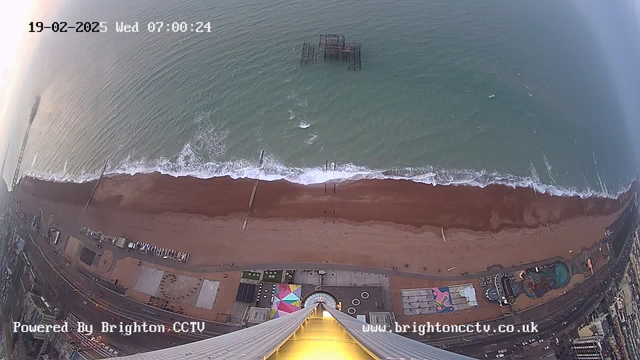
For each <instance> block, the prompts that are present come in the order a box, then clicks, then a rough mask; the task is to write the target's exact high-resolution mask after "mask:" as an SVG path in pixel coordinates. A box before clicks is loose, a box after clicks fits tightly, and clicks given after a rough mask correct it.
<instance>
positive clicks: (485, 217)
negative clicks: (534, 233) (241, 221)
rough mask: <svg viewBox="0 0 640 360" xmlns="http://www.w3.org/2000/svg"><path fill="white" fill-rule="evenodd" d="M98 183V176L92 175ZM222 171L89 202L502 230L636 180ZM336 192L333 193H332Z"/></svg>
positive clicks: (114, 185)
mask: <svg viewBox="0 0 640 360" xmlns="http://www.w3.org/2000/svg"><path fill="white" fill-rule="evenodd" d="M96 181H97V180H96ZM96 181H91V182H85V183H64V182H62V183H61V182H51V181H44V180H39V179H35V178H30V177H27V178H23V179H22V180H21V182H20V185H19V189H20V190H19V191H20V192H26V193H28V194H30V195H31V196H33V197H36V198H40V199H42V200H48V201H52V202H60V203H68V204H75V205H77V204H82V205H84V204H85V203H86V201H87V200H88V198H89V196H90V194H91V192H92V190H93V187H94V185H95V182H96ZM255 183H256V180H253V179H232V178H230V177H220V178H212V179H198V178H193V177H181V178H176V177H173V176H171V175H163V174H159V173H153V174H138V175H119V176H113V177H105V178H103V180H102V182H101V183H100V185H99V186H98V188H97V190H96V193H95V195H94V197H93V199H92V203H91V208H93V209H94V210H96V209H97V210H100V211H107V212H121V211H126V212H139V213H145V214H162V213H165V212H173V213H183V214H190V215H203V216H206V217H209V218H218V217H229V216H233V217H242V216H245V215H246V214H248V213H249V212H250V215H249V218H253V219H256V218H259V219H326V220H332V221H335V220H342V221H346V222H354V223H367V222H376V223H379V222H382V223H391V224H394V225H398V226H409V227H411V228H414V229H416V230H419V229H420V228H422V227H423V226H427V227H437V228H443V229H444V230H447V229H466V230H473V231H490V232H499V231H501V230H504V229H524V228H529V229H533V228H537V227H540V226H545V227H546V226H547V225H548V224H549V225H553V224H559V223H560V222H561V221H562V220H565V219H570V218H575V217H589V216H604V215H609V214H613V213H615V212H618V211H619V210H621V209H622V207H623V205H624V204H626V203H627V202H628V200H629V197H630V194H631V193H632V192H633V189H634V188H635V186H636V183H632V184H631V186H630V190H629V191H627V192H626V193H624V194H621V195H620V196H619V197H618V199H609V198H601V197H592V198H586V199H581V198H579V197H578V196H573V197H567V196H554V195H549V194H540V193H537V192H535V191H534V190H533V189H532V188H515V189H514V188H511V187H508V186H504V185H489V186H487V187H484V188H478V187H473V186H456V185H437V186H434V185H428V184H423V183H416V182H413V181H410V180H354V181H346V182H342V183H335V184H332V183H329V184H317V185H301V184H296V183H291V182H288V181H286V180H275V181H259V182H258V187H257V192H256V195H255V199H254V201H253V206H252V208H251V209H250V208H249V201H250V198H251V194H252V192H253V188H254V185H255ZM334 191H335V192H334Z"/></svg>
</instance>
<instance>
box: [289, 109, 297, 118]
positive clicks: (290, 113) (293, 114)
mask: <svg viewBox="0 0 640 360" xmlns="http://www.w3.org/2000/svg"><path fill="white" fill-rule="evenodd" d="M295 118H296V114H295V113H294V112H293V111H291V110H289V120H293V119H295Z"/></svg>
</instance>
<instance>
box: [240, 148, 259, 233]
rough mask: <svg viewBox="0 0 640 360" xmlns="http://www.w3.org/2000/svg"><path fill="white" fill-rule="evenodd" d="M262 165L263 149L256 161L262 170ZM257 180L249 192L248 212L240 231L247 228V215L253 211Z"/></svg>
mask: <svg viewBox="0 0 640 360" xmlns="http://www.w3.org/2000/svg"><path fill="white" fill-rule="evenodd" d="M263 164H264V149H262V150H260V160H259V161H258V165H259V168H260V169H262V165H263ZM259 182H260V180H259V179H256V182H255V184H253V190H251V196H250V197H249V211H247V217H245V219H244V224H243V225H242V230H245V229H246V228H247V222H249V215H250V214H251V210H252V209H253V201H254V200H255V198H256V192H258V183H259Z"/></svg>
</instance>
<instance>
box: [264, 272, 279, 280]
mask: <svg viewBox="0 0 640 360" xmlns="http://www.w3.org/2000/svg"><path fill="white" fill-rule="evenodd" d="M262 281H268V282H281V281H282V270H265V272H264V273H263V274H262Z"/></svg>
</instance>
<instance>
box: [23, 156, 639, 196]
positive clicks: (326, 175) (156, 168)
mask: <svg viewBox="0 0 640 360" xmlns="http://www.w3.org/2000/svg"><path fill="white" fill-rule="evenodd" d="M530 169H531V176H526V177H522V176H515V175H510V174H501V173H498V172H489V171H485V170H480V171H474V170H458V169H453V170H451V169H449V170H447V169H440V168H434V167H423V168H396V169H391V170H380V169H370V168H367V167H363V166H358V165H354V164H351V163H347V164H340V165H339V166H338V167H337V168H336V170H331V171H324V167H323V166H317V167H309V168H301V167H291V166H286V165H284V164H283V163H282V162H280V161H279V160H278V159H276V158H274V157H273V156H270V155H266V156H265V158H264V164H263V167H262V168H260V167H258V164H257V160H256V161H248V160H243V159H238V160H231V161H226V162H203V161H201V160H200V159H198V157H197V156H196V155H195V153H194V152H193V150H192V148H191V146H190V145H189V144H187V145H185V146H184V148H183V150H182V152H181V153H180V155H179V156H178V157H177V159H176V160H174V161H170V160H168V159H166V158H160V159H157V160H154V161H148V160H146V159H140V160H135V161H134V160H126V161H124V162H122V163H120V164H118V165H117V166H114V167H110V169H109V170H108V171H107V172H106V176H115V175H124V174H126V175H135V174H149V173H156V172H157V173H161V174H166V175H171V176H174V177H182V176H192V177H195V178H200V179H209V178H214V177H222V176H230V177H231V178H234V179H239V178H251V179H260V180H264V181H275V180H287V181H290V182H293V183H299V184H305V185H310V184H320V183H324V182H342V181H349V180H362V179H394V180H410V181H414V182H419V183H424V184H431V185H459V186H475V187H481V188H484V187H486V186H488V185H491V184H499V185H504V186H508V187H511V188H533V189H534V190H535V191H536V192H539V193H548V194H551V195H556V196H580V197H582V198H587V197H593V196H598V197H608V198H615V197H617V196H618V195H619V194H620V193H622V192H625V191H627V190H628V189H629V188H628V187H627V188H626V189H622V190H620V191H619V192H618V193H613V192H609V191H608V189H606V188H605V187H604V186H603V187H602V190H601V191H595V190H592V189H587V190H578V189H577V188H574V187H563V186H558V185H549V184H543V183H541V182H540V179H539V177H538V173H537V171H536V169H535V167H534V166H533V164H531V168H530ZM25 176H29V177H34V178H39V179H43V180H50V181H57V182H76V183H83V182H87V181H91V180H95V179H97V178H98V176H99V174H96V173H86V174H82V175H78V176H70V175H68V174H43V173H38V172H34V171H30V172H28V173H25ZM629 186H630V185H629Z"/></svg>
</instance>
